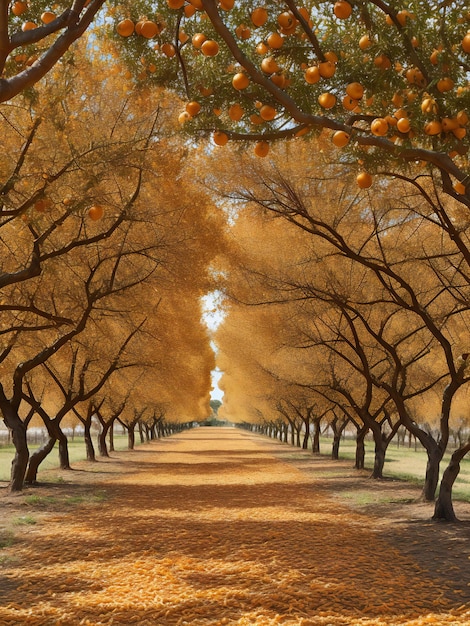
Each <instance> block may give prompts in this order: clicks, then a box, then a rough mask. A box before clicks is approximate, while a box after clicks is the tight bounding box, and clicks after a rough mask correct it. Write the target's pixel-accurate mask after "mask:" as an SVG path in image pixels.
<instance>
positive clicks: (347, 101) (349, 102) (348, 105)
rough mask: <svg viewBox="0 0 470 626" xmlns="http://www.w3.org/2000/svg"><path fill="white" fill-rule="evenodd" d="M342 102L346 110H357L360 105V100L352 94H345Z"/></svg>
mask: <svg viewBox="0 0 470 626" xmlns="http://www.w3.org/2000/svg"><path fill="white" fill-rule="evenodd" d="M341 103H342V105H343V107H344V108H345V109H346V111H355V110H356V109H358V107H359V100H354V98H351V96H344V98H343V99H342V101H341Z"/></svg>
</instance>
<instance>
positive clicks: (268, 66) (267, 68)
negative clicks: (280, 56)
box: [261, 57, 279, 74]
mask: <svg viewBox="0 0 470 626" xmlns="http://www.w3.org/2000/svg"><path fill="white" fill-rule="evenodd" d="M261 69H262V70H263V72H264V73H265V74H274V73H275V72H279V65H278V64H277V61H276V60H275V59H274V58H273V57H265V58H264V59H263V60H262V61H261Z"/></svg>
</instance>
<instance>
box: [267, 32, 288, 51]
mask: <svg viewBox="0 0 470 626" xmlns="http://www.w3.org/2000/svg"><path fill="white" fill-rule="evenodd" d="M266 43H267V44H268V46H269V47H270V48H273V50H279V48H282V45H283V43H284V37H281V35H280V34H279V33H271V34H270V35H269V36H268V38H267V39H266Z"/></svg>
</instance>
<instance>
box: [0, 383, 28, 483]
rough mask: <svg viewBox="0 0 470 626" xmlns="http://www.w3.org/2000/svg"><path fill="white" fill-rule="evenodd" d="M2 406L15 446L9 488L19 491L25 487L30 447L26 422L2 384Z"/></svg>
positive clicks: (0, 389)
mask: <svg viewBox="0 0 470 626" xmlns="http://www.w3.org/2000/svg"><path fill="white" fill-rule="evenodd" d="M0 408H1V411H2V414H3V419H4V421H5V425H6V426H7V428H8V429H9V432H10V433H11V440H12V442H13V445H14V446H15V456H14V457H13V460H12V462H11V474H10V485H9V490H10V491H11V492H18V491H21V490H22V489H23V484H24V477H25V474H26V470H27V468H28V461H29V449H28V439H27V436H26V431H27V428H26V424H24V422H23V421H22V420H21V418H20V416H19V415H18V413H17V411H16V410H15V409H14V408H13V407H12V405H11V403H10V402H9V401H8V399H7V398H6V396H5V393H4V391H3V387H2V386H1V385H0Z"/></svg>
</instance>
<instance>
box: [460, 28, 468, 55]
mask: <svg viewBox="0 0 470 626" xmlns="http://www.w3.org/2000/svg"><path fill="white" fill-rule="evenodd" d="M462 50H463V51H464V52H466V53H467V54H470V32H468V33H467V34H466V35H465V37H464V38H463V39H462Z"/></svg>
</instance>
